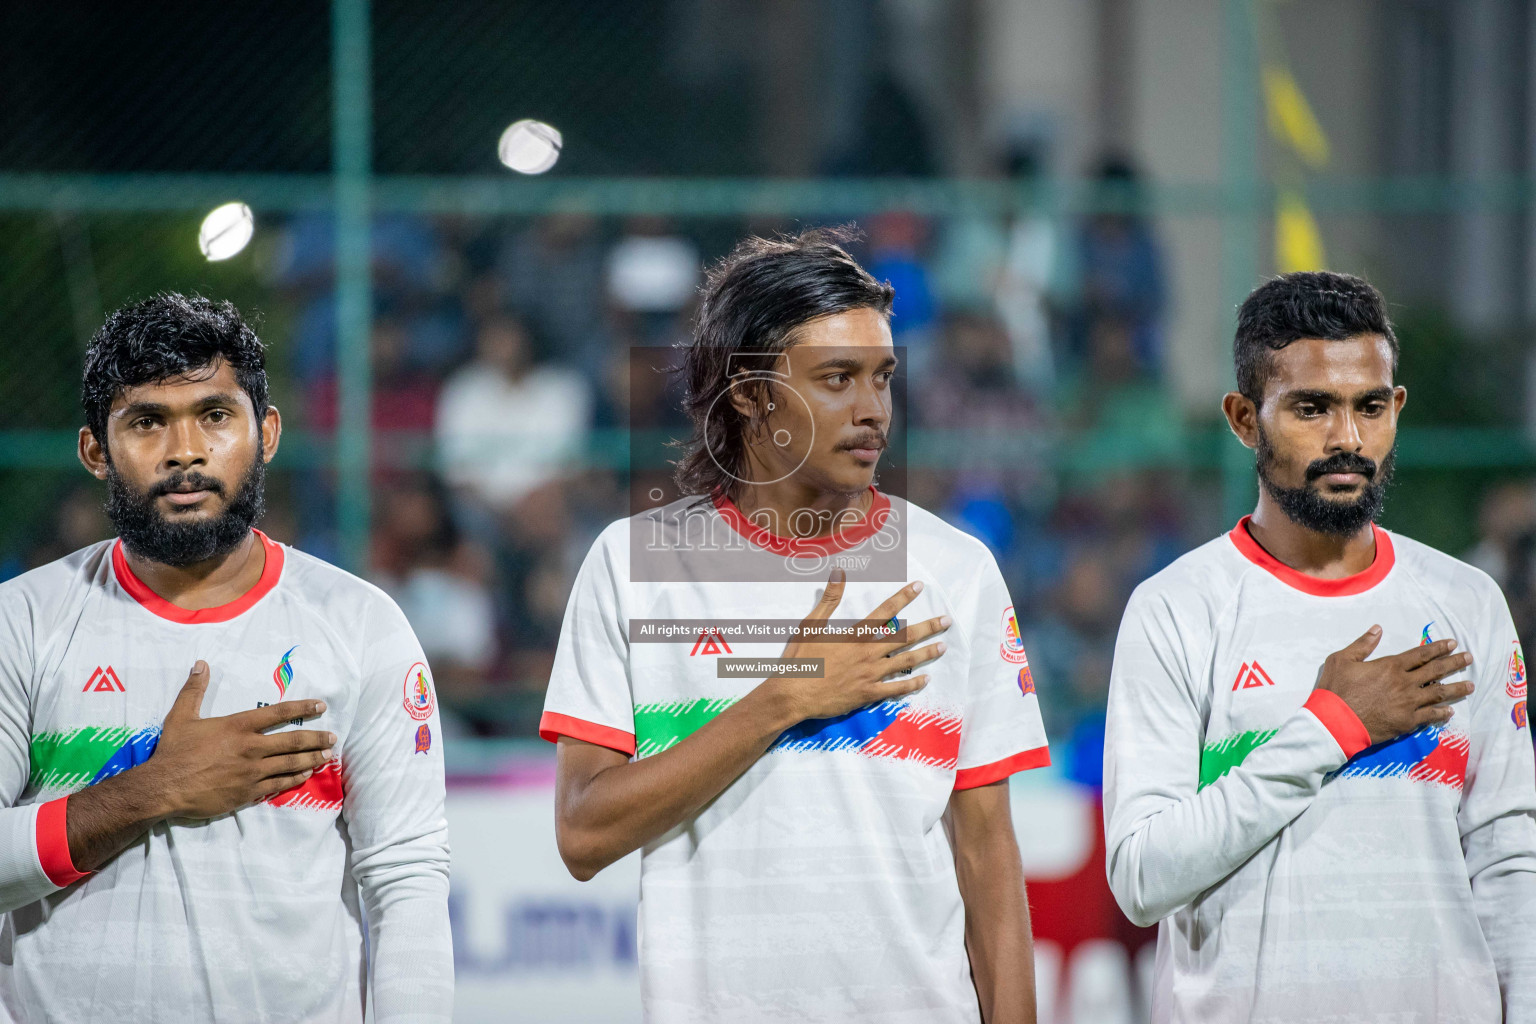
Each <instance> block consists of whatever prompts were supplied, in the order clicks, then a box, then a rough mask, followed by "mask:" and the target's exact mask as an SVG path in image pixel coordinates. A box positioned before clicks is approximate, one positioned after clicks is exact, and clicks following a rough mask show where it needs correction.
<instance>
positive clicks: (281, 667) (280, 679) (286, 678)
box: [272, 644, 299, 700]
mask: <svg viewBox="0 0 1536 1024" xmlns="http://www.w3.org/2000/svg"><path fill="white" fill-rule="evenodd" d="M298 649H299V645H298V644H294V645H293V646H292V647H290V648H288V650H287V651H286V652H284V654H283V658H282V660H281V661H279V662H278V663H277V668H275V669H273V670H272V681H273V682H274V683H276V684H277V699H278V700H282V699H283V698H284V697H286V696H287V695H288V685H289V684H290V683H292V682H293V662H291V661H289V660H288V658H289V656H291V655H292V654H293V652H294V651H296V650H298Z"/></svg>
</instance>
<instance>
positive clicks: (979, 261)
mask: <svg viewBox="0 0 1536 1024" xmlns="http://www.w3.org/2000/svg"><path fill="white" fill-rule="evenodd" d="M1101 174H1102V175H1103V176H1104V177H1105V178H1106V179H1109V180H1117V181H1121V182H1124V183H1126V184H1127V185H1132V184H1134V172H1133V170H1132V169H1131V167H1130V166H1129V165H1128V164H1126V163H1125V162H1124V161H1120V160H1106V161H1105V163H1104V165H1103V167H1102V168H1101ZM781 227H783V225H778V224H764V223H756V224H740V225H726V226H722V225H719V224H710V225H707V226H706V230H700V231H692V230H690V228H689V226H688V225H686V224H681V223H672V222H668V221H666V220H664V219H660V218H656V217H634V218H630V219H627V220H623V221H605V220H601V219H598V218H594V217H590V216H587V215H584V214H581V213H578V212H569V213H559V214H553V215H550V216H545V217H541V218H537V219H533V220H527V221H519V222H514V223H487V222H485V221H473V222H467V221H454V220H449V219H439V220H427V219H423V218H418V217H406V216H394V217H381V218H379V219H378V221H377V222H376V223H375V225H374V274H375V280H376V282H377V285H376V294H377V297H378V298H377V306H376V309H375V318H374V325H373V335H372V353H373V374H374V386H375V397H374V406H373V417H372V422H373V426H374V429H375V439H376V449H375V465H376V477H375V487H374V491H375V495H376V500H375V507H374V510H373V544H372V558H371V562H372V572H373V575H374V578H375V580H376V581H377V582H379V583H380V584H381V585H382V586H383V587H384V588H385V589H386V590H388V591H389V592H390V593H391V594H392V595H393V596H394V597H395V598H396V600H398V601H399V602H400V604H401V606H402V607H403V608H404V609H405V611H406V613H407V615H408V616H409V617H410V619H411V621H412V624H413V625H414V627H415V628H416V631H417V633H418V635H419V636H420V638H421V641H422V643H423V645H424V647H425V648H426V650H427V653H428V655H429V657H430V658H431V659H432V660H433V663H434V665H435V666H436V670H437V673H438V678H439V686H440V689H441V690H442V694H443V701H444V705H445V707H448V708H450V709H456V710H457V711H458V713H459V715H460V718H461V724H462V725H463V726H464V727H465V728H466V729H471V730H474V731H477V732H490V733H498V732H507V731H510V732H513V733H518V732H526V731H528V729H529V726H530V724H531V716H532V714H533V713H534V712H535V711H536V708H537V698H538V696H539V695H540V693H541V691H542V687H543V685H544V682H545V680H546V679H547V678H548V673H549V666H550V664H551V660H552V658H553V651H554V645H555V640H556V638H557V636H558V633H559V627H560V621H561V617H562V614H563V612H564V607H565V601H566V597H567V595H568V593H569V589H570V584H571V580H572V579H573V577H574V574H575V571H576V569H577V567H578V566H579V564H580V561H581V558H582V557H583V556H584V554H585V552H586V549H587V547H588V545H589V544H590V542H591V540H592V539H593V537H595V536H596V534H597V532H598V531H599V530H601V529H602V527H603V526H605V525H606V524H607V523H608V522H610V521H612V520H614V519H616V518H620V517H622V516H624V515H627V514H629V513H630V511H631V510H632V508H631V505H630V493H631V492H630V489H629V480H628V477H627V472H626V471H627V470H628V469H629V468H630V467H629V466H627V465H625V464H624V460H623V457H622V454H621V453H622V452H623V451H624V450H625V449H626V447H627V446H626V445H625V444H623V443H621V442H620V440H619V439H620V438H621V437H623V436H624V434H625V432H627V431H635V430H650V429H659V430H661V431H662V432H664V433H667V434H669V435H671V436H686V429H687V425H686V423H685V421H684V420H683V419H682V416H681V413H680V410H679V402H678V392H677V389H676V384H675V381H672V380H669V379H668V378H666V377H664V376H660V375H657V374H655V373H646V372H639V371H637V370H636V369H635V366H636V365H638V364H637V363H636V360H635V353H636V352H637V351H640V350H646V351H650V352H652V353H660V355H658V357H657V359H655V360H653V361H652V362H653V363H656V362H659V363H665V362H666V361H667V359H668V358H670V353H671V351H672V350H673V349H674V347H675V346H676V345H677V344H678V343H679V342H681V341H684V340H685V339H686V338H687V337H688V334H689V331H690V328H691V323H692V319H693V316H694V313H695V308H696V301H697V296H698V285H699V283H700V279H701V268H702V266H703V265H705V264H706V263H707V262H708V261H709V260H711V259H713V258H715V257H717V256H718V255H721V254H722V253H723V252H724V251H726V250H727V249H728V248H729V247H730V245H731V244H732V243H733V242H734V240H735V239H736V238H738V237H740V236H741V235H744V234H747V233H749V232H754V231H755V232H763V231H772V230H778V229H780V228H781ZM860 227H861V228H862V230H863V232H864V236H863V238H862V239H861V240H860V242H859V243H858V245H857V249H858V251H857V252H856V255H857V256H858V257H859V258H860V259H861V260H862V261H863V262H864V263H865V264H866V266H868V267H869V269H870V270H871V271H872V272H873V273H874V275H875V276H876V277H877V278H881V279H884V280H889V281H890V282H891V283H892V284H893V285H894V286H895V288H896V302H895V309H894V314H893V319H892V329H893V334H894V336H895V341H896V343H897V345H898V346H901V348H902V350H903V353H904V356H905V365H906V368H907V378H906V379H907V386H906V389H905V400H904V405H905V410H904V419H905V423H906V426H908V427H910V428H912V429H913V430H914V431H915V433H914V434H912V435H911V436H912V438H913V439H915V440H916V439H920V441H919V443H916V444H915V445H913V446H911V447H910V448H909V450H908V451H907V452H906V466H905V469H906V482H905V486H906V488H907V491H908V496H909V497H910V498H911V499H912V500H914V501H917V502H918V503H919V504H921V505H924V506H925V507H928V508H930V509H933V510H935V511H937V512H939V513H940V514H942V515H944V516H945V517H946V518H948V519H950V520H951V521H953V522H955V523H956V524H957V525H959V526H961V527H962V528H964V529H966V530H968V531H970V532H972V533H974V534H976V535H977V536H979V537H980V538H981V539H982V540H984V541H985V542H986V543H987V544H988V545H989V546H990V547H991V548H992V549H993V551H994V552H995V554H996V555H997V558H998V560H999V563H1000V564H1001V565H1002V566H1003V568H1004V572H1005V575H1006V576H1007V578H1008V580H1009V582H1010V585H1011V589H1012V592H1013V594H1014V595H1015V600H1016V602H1017V606H1018V613H1019V617H1020V622H1021V627H1022V628H1023V629H1024V630H1025V632H1026V634H1029V635H1028V636H1027V637H1026V639H1029V640H1031V643H1030V646H1029V649H1030V651H1031V652H1032V657H1034V658H1035V660H1036V665H1037V671H1036V678H1037V679H1039V680H1040V685H1041V686H1042V687H1043V688H1044V689H1045V690H1046V691H1047V694H1046V700H1045V702H1044V703H1045V706H1046V708H1047V709H1048V714H1049V715H1050V716H1051V720H1050V722H1049V723H1048V724H1049V726H1050V727H1051V729H1052V730H1053V732H1055V733H1057V734H1063V733H1073V732H1076V731H1080V730H1088V731H1090V732H1091V730H1093V729H1095V728H1097V727H1098V725H1097V722H1098V715H1099V713H1100V712H1101V710H1102V707H1103V701H1104V693H1105V687H1106V685H1107V680H1108V664H1109V655H1110V650H1111V647H1112V644H1113V638H1114V632H1115V628H1116V625H1117V622H1118V619H1119V614H1120V610H1121V608H1122V607H1123V605H1124V602H1125V599H1126V597H1127V595H1128V594H1129V590H1130V588H1131V587H1132V586H1134V584H1135V583H1136V582H1137V581H1139V580H1140V579H1142V578H1143V577H1144V576H1146V575H1147V574H1148V573H1150V572H1153V571H1155V570H1156V569H1158V568H1160V567H1161V566H1162V565H1163V564H1166V562H1168V561H1169V560H1171V559H1172V558H1173V557H1175V556H1176V555H1177V554H1178V553H1179V552H1180V551H1182V550H1183V549H1184V547H1185V545H1186V540H1187V539H1188V538H1187V532H1188V531H1187V528H1186V527H1187V524H1186V523H1185V522H1184V521H1183V518H1182V516H1181V511H1180V510H1181V505H1180V503H1179V502H1178V501H1177V500H1174V496H1173V495H1172V494H1170V493H1169V486H1168V481H1167V477H1166V474H1156V473H1152V472H1149V471H1147V470H1145V469H1139V468H1136V467H1126V468H1124V469H1123V470H1121V469H1116V468H1113V467H1111V469H1109V470H1107V471H1106V470H1104V469H1103V467H1100V466H1096V465H1094V464H1091V463H1092V454H1091V453H1084V454H1083V456H1082V460H1083V462H1084V463H1085V464H1084V465H1082V466H1079V467H1066V468H1065V469H1064V468H1063V467H1061V466H1060V461H1061V459H1060V453H1059V452H1058V451H1057V448H1056V446H1055V445H1054V444H1053V443H1052V439H1053V438H1054V437H1056V436H1058V435H1059V434H1061V433H1062V432H1063V431H1072V430H1074V429H1081V428H1091V427H1093V426H1095V425H1097V424H1101V423H1104V422H1105V421H1106V420H1112V419H1114V418H1115V417H1122V418H1123V416H1124V413H1123V412H1121V411H1119V410H1121V409H1122V408H1123V406H1124V404H1125V403H1126V402H1132V403H1134V404H1135V405H1136V407H1137V410H1138V412H1137V413H1136V431H1137V433H1138V434H1139V435H1141V436H1143V437H1145V436H1156V435H1157V434H1158V433H1159V428H1158V427H1157V425H1156V424H1157V423H1169V424H1172V425H1173V426H1172V427H1171V428H1169V429H1176V424H1177V419H1178V415H1177V412H1176V410H1174V409H1173V407H1172V406H1171V404H1168V400H1167V398H1166V397H1165V396H1166V394H1167V392H1166V390H1165V389H1164V388H1163V387H1161V376H1162V373H1163V329H1164V323H1163V313H1164V308H1165V306H1166V291H1167V285H1166V272H1165V269H1164V266H1163V261H1162V257H1161V255H1160V252H1159V248H1158V244H1157V240H1156V238H1155V236H1154V233H1153V231H1152V229H1151V228H1150V226H1149V225H1148V223H1147V222H1145V221H1144V220H1142V219H1141V218H1139V217H1135V216H1129V215H1097V216H1093V217H1089V218H1085V219H1082V220H1066V219H1062V218H1053V217H1049V216H1047V215H1045V214H1038V215H1036V214H1024V215H1020V216H1018V217H1016V218H1013V219H1012V220H1002V221H1000V220H999V219H997V218H995V217H977V218H974V219H959V220H949V221H946V222H943V223H938V222H934V221H931V220H928V219H925V218H923V217H920V216H917V215H915V214H912V213H909V212H904V211H900V210H892V211H887V212H883V213H879V214H877V215H874V216H872V217H869V218H867V219H863V220H861V221H860ZM332 244H333V231H332V225H331V223H330V222H329V221H328V220H327V219H326V217H325V216H324V215H318V214H317V215H315V216H312V217H301V218H298V219H296V220H294V221H293V222H292V223H291V224H289V225H288V227H287V229H286V234H285V238H284V242H283V246H282V249H281V252H280V257H279V259H278V260H277V261H276V263H275V266H274V271H273V272H274V283H275V284H276V286H277V287H279V288H280V289H281V290H282V292H283V293H284V294H285V295H286V296H288V298H289V300H290V301H291V302H292V303H293V306H294V308H295V309H296V310H297V311H298V313H297V317H296V320H295V323H296V327H295V330H294V331H293V334H292V337H291V338H290V339H288V343H287V345H286V346H285V347H284V348H283V352H284V359H285V360H286V363H287V365H286V366H285V367H282V368H281V369H282V370H283V371H285V372H284V375H285V377H286V379H287V381H288V386H289V395H290V397H289V399H288V400H289V402H290V405H292V406H296V408H294V409H292V410H291V411H290V413H289V422H290V424H294V423H297V424H299V425H302V426H303V427H305V428H307V429H310V430H314V431H317V432H319V433H321V434H324V433H326V432H328V431H330V430H332V429H333V428H334V426H335V423H336V395H337V392H336V383H335V351H336V325H335V303H334V297H333V289H332V280H331V273H332V266H333V251H332V248H331V246H332ZM275 369H276V368H275ZM1164 432H1166V431H1164ZM637 450H638V449H637ZM658 468H659V467H656V466H651V467H649V469H650V470H651V471H652V472H654V471H655V470H657V469H658ZM1074 469H1075V471H1074ZM300 475H301V476H303V477H304V479H302V480H299V481H297V482H296V483H295V486H294V488H293V495H292V498H293V499H294V500H290V501H289V502H287V503H286V505H285V506H284V508H285V510H286V514H287V515H289V516H291V521H287V522H283V523H281V528H282V529H283V530H285V531H287V532H288V533H289V534H290V535H291V537H292V539H293V540H294V541H295V542H296V543H297V544H298V546H299V547H301V548H304V549H306V550H309V551H312V552H315V553H317V554H321V555H325V556H329V557H334V556H335V554H336V551H337V539H336V537H335V535H334V533H333V530H334V523H335V510H334V508H333V505H332V502H333V494H334V488H333V482H332V479H331V477H330V474H329V473H327V472H321V471H313V472H307V473H304V474H300ZM300 496H301V498H300Z"/></svg>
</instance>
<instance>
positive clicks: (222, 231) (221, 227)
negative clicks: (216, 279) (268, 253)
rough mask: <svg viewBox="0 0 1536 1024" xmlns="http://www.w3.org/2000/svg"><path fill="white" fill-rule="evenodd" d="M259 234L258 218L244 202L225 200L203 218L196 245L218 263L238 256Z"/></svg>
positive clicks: (210, 260)
mask: <svg viewBox="0 0 1536 1024" xmlns="http://www.w3.org/2000/svg"><path fill="white" fill-rule="evenodd" d="M255 233H256V217H255V216H254V215H253V214H252V213H251V208H250V207H249V206H246V205H245V204H244V203H225V204H224V205H223V206H219V207H215V208H214V210H213V211H212V212H211V213H209V214H208V216H206V217H204V218H203V226H202V227H201V228H200V229H199V230H198V232H197V247H198V248H199V249H201V250H203V255H204V256H206V257H208V260H209V262H211V263H217V262H218V261H219V260H227V259H229V258H230V257H231V256H238V255H239V254H240V252H241V251H242V250H244V249H245V247H246V246H247V245H248V244H250V241H251V236H252V235H253V234H255Z"/></svg>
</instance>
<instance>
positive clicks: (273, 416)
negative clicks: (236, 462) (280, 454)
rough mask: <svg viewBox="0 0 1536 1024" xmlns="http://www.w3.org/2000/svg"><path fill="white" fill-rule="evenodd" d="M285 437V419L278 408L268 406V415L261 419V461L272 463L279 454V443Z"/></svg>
mask: <svg viewBox="0 0 1536 1024" xmlns="http://www.w3.org/2000/svg"><path fill="white" fill-rule="evenodd" d="M282 436H283V417H282V414H281V413H279V412H278V411H277V406H275V405H269V406H267V414H266V415H265V416H263V417H262V418H261V461H262V462H271V461H272V458H273V456H275V455H276V454H277V443H278V441H279V440H281V439H282Z"/></svg>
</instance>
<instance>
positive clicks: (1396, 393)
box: [1392, 384, 1408, 419]
mask: <svg viewBox="0 0 1536 1024" xmlns="http://www.w3.org/2000/svg"><path fill="white" fill-rule="evenodd" d="M1407 404H1408V389H1407V388H1405V387H1403V386H1402V385H1401V384H1399V385H1398V386H1397V387H1395V388H1393V389H1392V418H1393V419H1396V418H1397V417H1398V416H1401V415H1402V412H1403V406H1405V405H1407Z"/></svg>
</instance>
